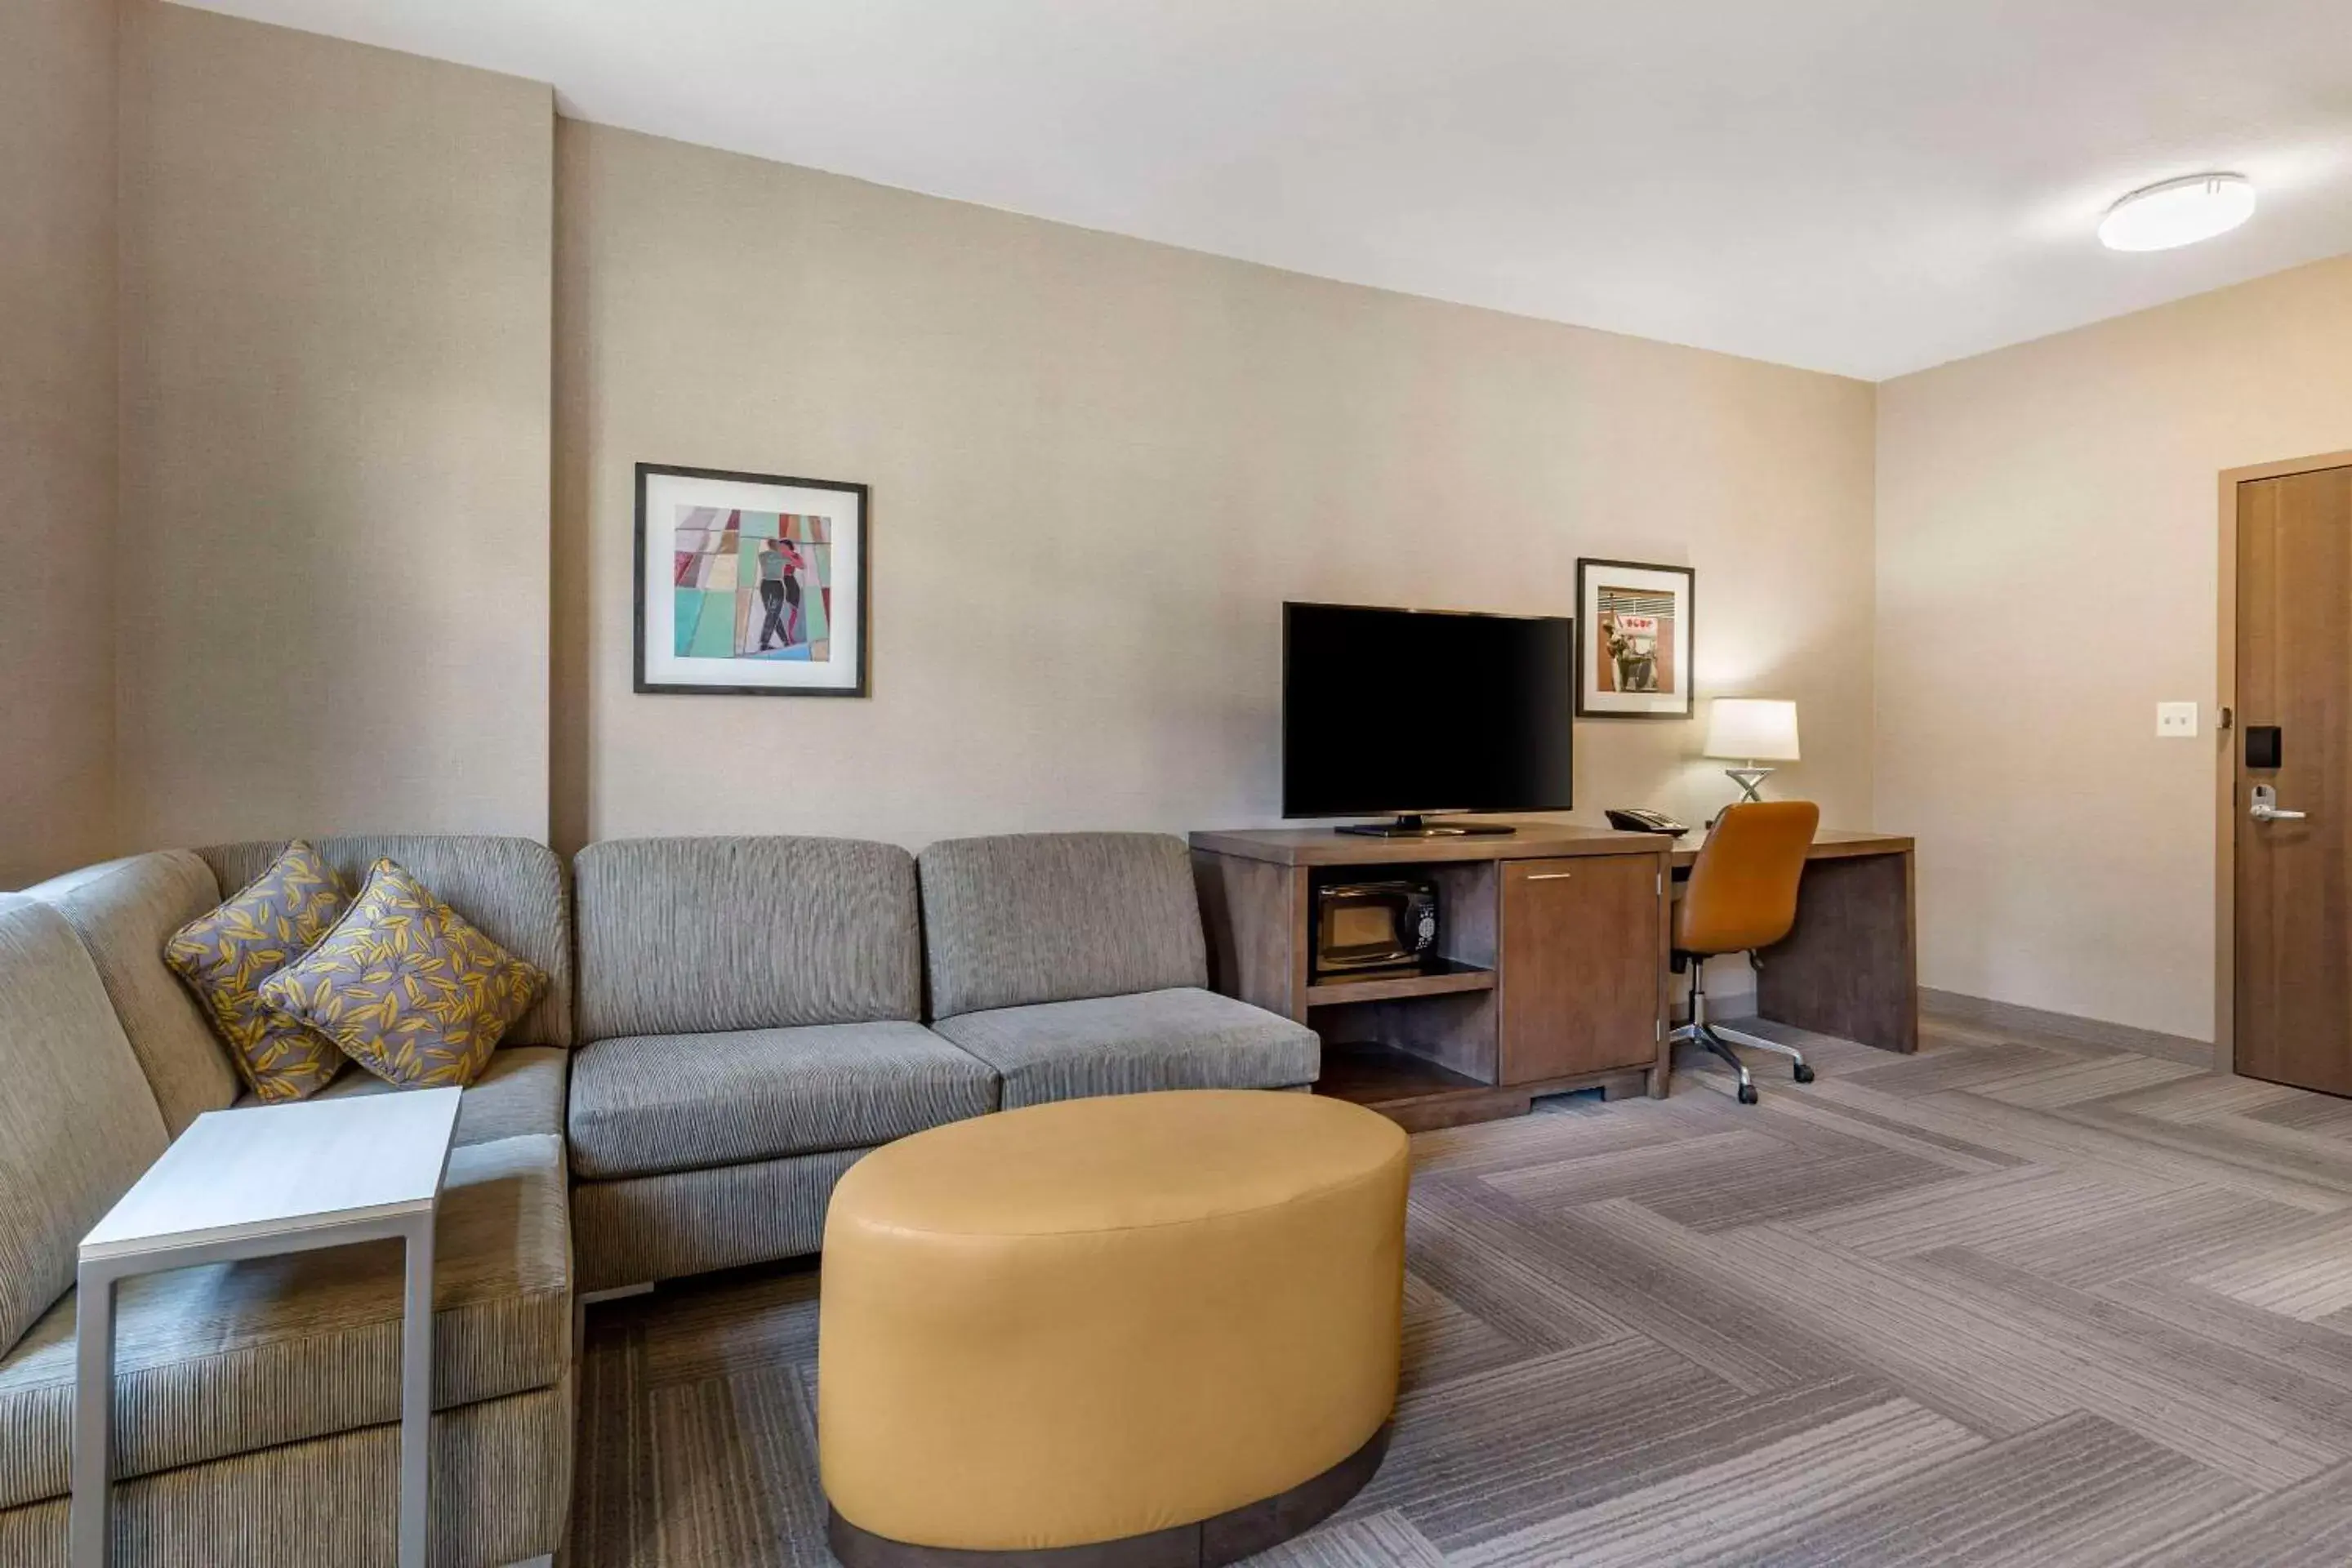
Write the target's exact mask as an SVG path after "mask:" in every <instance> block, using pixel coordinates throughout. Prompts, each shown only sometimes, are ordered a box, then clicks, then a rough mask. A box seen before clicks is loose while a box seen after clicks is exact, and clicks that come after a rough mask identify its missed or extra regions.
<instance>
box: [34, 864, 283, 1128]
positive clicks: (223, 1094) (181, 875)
mask: <svg viewBox="0 0 2352 1568" xmlns="http://www.w3.org/2000/svg"><path fill="white" fill-rule="evenodd" d="M25 891H26V895H27V896H28V897H31V898H36V899H39V900H42V901H43V902H45V903H47V904H49V905H50V906H52V907H53V908H55V909H56V910H57V911H58V913H59V914H61V915H63V916H65V918H66V923H67V924H68V925H70V926H72V927H73V928H74V934H75V935H77V936H79V937H80V938H81V944H82V946H84V947H86V948H88V949H89V956H90V958H91V959H92V960H93V961H95V962H96V963H97V965H98V977H99V979H100V980H101V981H103V982H104V983H105V984H106V994H107V998H108V1000H110V1001H111V1002H112V1003H113V1004H114V1016H115V1017H116V1018H117V1019H118V1020H119V1021H120V1022H121V1025H122V1032H123V1033H124V1034H126V1035H128V1036H129V1037H131V1050H133V1051H134V1052H136V1053H137V1054H138V1057H139V1065H140V1067H141V1068H142V1069H143V1070H144V1071H145V1072H146V1074H147V1083H148V1086H149V1087H150V1088H152V1089H153V1090H154V1091H155V1103H156V1104H157V1105H158V1106H160V1107H161V1108H162V1109H163V1125H164V1127H165V1128H166V1129H167V1130H169V1131H170V1132H171V1133H172V1135H173V1137H177V1136H178V1135H179V1134H180V1133H181V1132H182V1131H184V1130H185V1129H186V1127H187V1125H188V1123H189V1122H191V1121H194V1120H195V1119H196V1118H197V1117H199V1116H201V1115H203V1114H204V1113H205V1111H207V1110H225V1109H226V1108H227V1106H228V1105H229V1104H230V1102H232V1101H233V1100H236V1097H237V1095H238V1094H239V1092H240V1091H242V1090H243V1089H244V1088H245V1085H244V1081H243V1080H242V1079H239V1078H238V1076H237V1071H236V1066H235V1065H234V1064H233V1063H231V1062H230V1060H229V1058H228V1052H227V1050H226V1048H225V1047H223V1046H222V1045H221V1041H220V1037H219V1036H218V1035H215V1033H213V1026H212V1024H211V1022H210V1021H209V1020H207V1019H206V1018H205V1015H204V1010H203V1009H202V1008H201V1007H199V1006H197V1005H196V999H195V998H194V996H191V995H190V994H188V988H187V987H186V986H185V985H184V984H181V982H180V977H179V976H178V975H176V974H173V973H172V971H171V967H170V966H169V965H168V964H166V963H164V962H163V944H164V943H165V942H168V941H170V940H171V937H172V933H173V932H174V931H178V930H179V929H180V928H181V927H182V926H184V925H186V924H187V923H188V922H189V921H193V920H194V919H196V918H197V917H198V916H200V915H203V914H205V913H206V912H207V911H209V910H212V909H214V908H215V907H216V906H217V905H218V904H219V903H220V901H221V895H220V884H219V883H218V882H216V881H215V880H214V879H213V872H212V868H211V867H209V866H207V865H205V863H204V861H203V860H202V859H200V858H197V857H196V856H195V855H194V853H192V852H190V851H189V850H185V849H163V850H159V851H157V852H156V853H154V854H152V855H133V856H131V858H129V859H126V860H109V861H107V862H105V863H104V864H103V865H98V866H85V867H83V868H81V869H80V870H79V871H68V873H66V874H65V875H64V876H62V877H53V878H51V879H49V880H48V881H46V882H43V883H40V884H38V885H37V886H36V887H31V888H27V889H25Z"/></svg>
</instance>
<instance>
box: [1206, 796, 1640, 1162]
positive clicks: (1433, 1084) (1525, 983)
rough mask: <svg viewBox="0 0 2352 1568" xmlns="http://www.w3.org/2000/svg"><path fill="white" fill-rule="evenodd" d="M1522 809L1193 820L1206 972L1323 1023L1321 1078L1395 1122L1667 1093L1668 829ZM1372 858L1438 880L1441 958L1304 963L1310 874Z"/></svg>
mask: <svg viewBox="0 0 2352 1568" xmlns="http://www.w3.org/2000/svg"><path fill="white" fill-rule="evenodd" d="M1517 826H1518V828H1519V831H1517V833H1513V834H1510V835H1507V836H1492V837H1488V836H1481V837H1460V838H1370V837H1360V836H1358V835H1353V834H1338V833H1334V832H1332V831H1331V830H1330V829H1329V828H1328V827H1325V828H1313V827H1294V828H1266V829H1257V830H1247V831H1236V832H1219V833H1196V834H1194V835H1192V865H1193V871H1194V876H1195V879H1196V880H1197V881H1198V883H1199V886H1200V890H1201V906H1202V914H1203V916H1204V920H1205V923H1206V926H1207V929H1208V933H1209V951H1210V969H1211V975H1212V981H1213V984H1215V985H1216V987H1217V989H1218V990H1220V991H1222V992H1223V993H1224V994H1227V995H1229V996H1238V997H1240V998H1241V999H1242V1000H1243V1001H1245V1002H1249V1003H1253V1004H1255V1005H1257V1006H1260V1007H1264V1008H1265V1009H1267V1010H1268V1011H1270V1012H1275V1013H1279V1014H1281V1015H1283V1016H1285V1017H1288V1018H1295V1019H1297V1020H1298V1021H1299V1022H1300V1023H1303V1024H1307V1025H1308V1026H1311V1027H1312V1028H1314V1029H1315V1031H1316V1032H1317V1033H1318V1034H1319V1035H1321V1036H1322V1037H1323V1040H1324V1047H1325V1048H1324V1068H1323V1079H1322V1080H1321V1082H1320V1083H1319V1084H1318V1086H1317V1088H1318V1092H1321V1093H1325V1094H1332V1095H1337V1096H1339V1097H1340V1098H1344V1099H1348V1100H1355V1101H1357V1102H1358V1103H1360V1104H1365V1105H1370V1106H1372V1107H1373V1108H1374V1109H1376V1110H1381V1112H1383V1113H1384V1114H1386V1115H1388V1116H1391V1117H1392V1118H1394V1119H1395V1120H1396V1121H1400V1122H1402V1123H1403V1124H1404V1125H1405V1126H1407V1127H1409V1128H1414V1129H1420V1128H1426V1127H1443V1126H1449V1125H1452V1124H1454V1123H1457V1122H1463V1121H1487V1120H1490V1119H1492V1118H1495V1117H1499V1116H1515V1115H1518V1114H1521V1113H1523V1112H1525V1111H1526V1110H1528V1105H1529V1104H1530V1102H1531V1101H1532V1100H1534V1098H1535V1097H1536V1096H1537V1095H1539V1094H1556V1093H1559V1092H1562V1091H1564V1090H1568V1089H1603V1090H1606V1091H1607V1092H1609V1093H1610V1094H1612V1095H1618V1094H1627V1093H1639V1092H1641V1091H1642V1090H1643V1089H1647V1090H1648V1091H1649V1092H1650V1093H1652V1094H1658V1095H1663V1094H1664V1093H1665V1091H1666V1074H1667V1069H1668V1065H1669V1064H1668V1061H1667V1050H1666V1046H1665V1033H1666V997H1667V992H1666V986H1665V984H1664V979H1665V958H1666V917H1667V912H1668V910H1669V908H1670V905H1669V902H1668V900H1669V898H1670V895H1671V887H1670V882H1671V878H1670V875H1669V873H1670V869H1671V866H1670V857H1671V846H1670V845H1669V844H1668V843H1667V841H1666V840H1664V839H1663V838H1660V837H1657V836H1656V835H1654V834H1644V833H1619V832H1616V831H1613V830H1611V829H1605V828H1592V827H1576V826H1566V825H1563V824H1559V823H1549V822H1525V823H1520V824H1518V825H1517ZM1383 875H1388V876H1411V877H1417V878H1425V879H1429V880H1430V881H1433V882H1434V883H1435V884H1436V885H1437V890H1438V900H1439V903H1440V905H1441V907H1442V910H1443V918H1442V921H1441V925H1440V930H1439V937H1438V949H1437V952H1436V953H1435V954H1434V955H1433V957H1434V959H1435V960H1436V962H1434V963H1431V964H1430V965H1428V966H1427V967H1426V968H1425V969H1423V970H1421V971H1419V972H1412V971H1408V972H1406V973H1403V974H1402V975H1399V974H1365V975H1323V976H1318V975H1317V974H1315V973H1313V972H1312V969H1311V966H1310V963H1309V959H1310V956H1311V954H1312V952H1313V951H1314V936H1313V929H1312V928H1313V923H1314V918H1315V910H1314V889H1315V888H1316V886H1317V885H1318V883H1320V882H1324V881H1329V880H1353V879H1360V878H1365V877H1380V876H1383Z"/></svg>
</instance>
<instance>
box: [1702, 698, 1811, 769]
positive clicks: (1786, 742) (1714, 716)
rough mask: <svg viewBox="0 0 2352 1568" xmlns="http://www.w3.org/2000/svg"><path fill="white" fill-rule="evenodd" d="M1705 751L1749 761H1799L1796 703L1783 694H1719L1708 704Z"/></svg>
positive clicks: (1740, 760)
mask: <svg viewBox="0 0 2352 1568" xmlns="http://www.w3.org/2000/svg"><path fill="white" fill-rule="evenodd" d="M1706 754H1707V755H1708V756H1710V757H1724V758H1728V759H1731V760H1734V761H1738V762H1747V763H1793V762H1795V761H1796V760H1797V705H1796V704H1795V703H1793V702H1790V701H1789V700H1786V699H1785V698H1780V697H1718V698H1717V699H1716V700H1714V701H1713V702H1711V703H1709V704H1708V705H1707V711H1706Z"/></svg>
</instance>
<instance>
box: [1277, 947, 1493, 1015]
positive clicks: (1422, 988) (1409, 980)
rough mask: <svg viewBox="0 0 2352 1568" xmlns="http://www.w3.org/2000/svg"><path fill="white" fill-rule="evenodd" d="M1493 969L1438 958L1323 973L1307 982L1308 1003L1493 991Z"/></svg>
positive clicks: (1399, 998) (1376, 1000) (1318, 1005)
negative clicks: (1350, 972) (1403, 965)
mask: <svg viewBox="0 0 2352 1568" xmlns="http://www.w3.org/2000/svg"><path fill="white" fill-rule="evenodd" d="M1494 988H1495V972H1494V971H1493V970H1492V969H1488V968H1485V967H1483V966H1481V965H1478V964H1475V963H1462V962H1461V961H1460V960H1458V959H1452V958H1441V959H1439V960H1438V961H1437V962H1436V963H1425V964H1423V965H1422V966H1421V967H1420V968H1418V969H1380V970H1370V971H1367V972H1366V973H1361V974H1353V975H1343V974H1332V975H1326V976H1325V977H1323V978H1322V979H1319V980H1316V981H1313V982H1311V983H1309V984H1308V985H1307V1005H1308V1006H1309V1007H1328V1006H1331V1005H1334V1004H1337V1003H1340V1002H1395V1001H1402V999H1404V998H1405V997H1408V996H1450V995H1452V994H1454V993H1456V992H1461V991H1492V990H1493V989H1494Z"/></svg>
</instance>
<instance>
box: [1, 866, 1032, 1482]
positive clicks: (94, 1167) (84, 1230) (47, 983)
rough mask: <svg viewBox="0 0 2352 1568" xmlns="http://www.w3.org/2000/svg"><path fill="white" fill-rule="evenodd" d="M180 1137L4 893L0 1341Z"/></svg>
mask: <svg viewBox="0 0 2352 1568" xmlns="http://www.w3.org/2000/svg"><path fill="white" fill-rule="evenodd" d="M983 1070H985V1069H983ZM168 1142H170V1138H169V1136H168V1135H167V1134H166V1133H165V1132H164V1131H163V1112H162V1111H161V1110H157V1109H156V1107H155V1096H154V1093H153V1091H152V1090H151V1089H148V1087H147V1079H146V1076H145V1075H144V1074H142V1072H141V1071H140V1070H139V1058H137V1057H136V1056H134V1055H132V1054H131V1042H130V1041H129V1040H127V1039H125V1038H124V1037H123V1034H122V1026H121V1025H120V1024H118V1023H116V1022H115V1019H114V1009H113V1007H112V1006H111V1005H109V1004H108V1002H107V999H106V987H105V986H104V985H103V984H100V981H99V978H98V969H97V966H96V965H95V964H93V963H91V962H90V957H89V953H88V952H85V951H84V950H83V948H82V945H81V939H80V938H79V937H77V936H75V935H74V932H73V928H72V927H71V926H69V925H68V924H66V921H65V917H64V916H63V915H61V914H59V913H58V911H57V910H53V909H51V908H50V907H49V906H48V905H47V904H45V903H41V902H39V901H37V900H32V899H24V898H15V897H5V896H0V1346H6V1345H12V1344H15V1343H16V1338H17V1336H18V1335H20V1334H22V1333H24V1332H25V1331H26V1329H27V1328H29V1327H31V1326H32V1323H33V1321H34V1320H36V1319H37V1318H39V1317H40V1316H41V1315H42V1314H43V1313H44V1312H46V1311H47V1310H49V1308H50V1305H51V1303H53V1302H54V1301H56V1300H58V1297H59V1296H61V1295H63V1294H64V1293H65V1292H66V1290H67V1289H68V1287H70V1286H71V1285H72V1284H73V1279H74V1263H75V1260H76V1258H77V1257H78V1255H79V1247H80V1244H81V1238H82V1237H84V1236H86V1235H88V1234H89V1227H90V1226H93V1225H96V1224H97V1223H98V1221H99V1220H100V1218H101V1217H103V1216H104V1215H105V1214H106V1211H107V1210H109V1209H110V1208H112V1207H113V1206H114V1204H115V1200H116V1199H118V1198H120V1197H121V1196H122V1194H124V1193H126V1192H128V1191H130V1190H131V1183H133V1182H135V1181H137V1180H138V1179H139V1178H140V1176H141V1175H142V1173H144V1172H145V1171H146V1169H147V1167H148V1166H149V1165H151V1164H152V1163H154V1162H155V1160H156V1158H157V1157H158V1156H159V1155H161V1154H162V1153H163V1149H164V1146H165V1144H167V1143H168ZM5 1447H6V1445H5V1443H0V1450H5Z"/></svg>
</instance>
